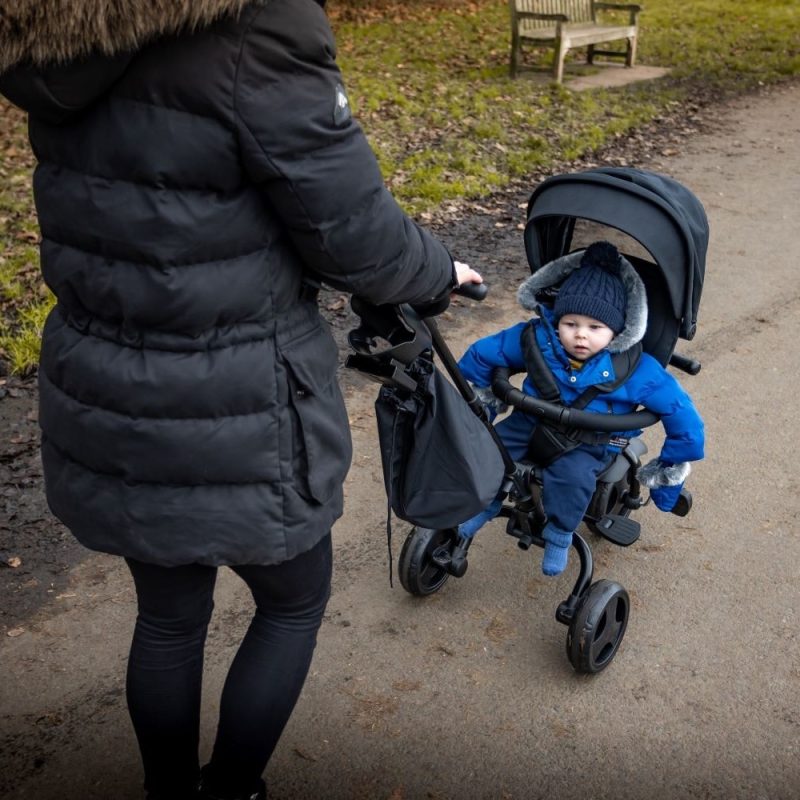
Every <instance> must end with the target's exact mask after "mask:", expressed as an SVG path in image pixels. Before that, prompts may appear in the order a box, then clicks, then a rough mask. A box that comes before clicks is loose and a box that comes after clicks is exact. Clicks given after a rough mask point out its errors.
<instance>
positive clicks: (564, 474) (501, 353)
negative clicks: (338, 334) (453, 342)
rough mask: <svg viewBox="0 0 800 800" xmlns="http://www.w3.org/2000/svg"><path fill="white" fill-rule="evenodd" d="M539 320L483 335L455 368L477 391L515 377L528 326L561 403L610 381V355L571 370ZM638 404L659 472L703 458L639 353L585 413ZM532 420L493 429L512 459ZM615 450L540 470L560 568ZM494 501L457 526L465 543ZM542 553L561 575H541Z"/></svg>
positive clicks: (548, 530) (674, 398)
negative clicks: (503, 376)
mask: <svg viewBox="0 0 800 800" xmlns="http://www.w3.org/2000/svg"><path fill="white" fill-rule="evenodd" d="M538 311H539V313H540V314H541V317H540V318H538V319H532V320H530V322H521V323H518V324H517V325H514V326H512V327H510V328H507V329H505V330H502V331H500V332H498V333H495V334H492V335H490V336H487V337H485V338H483V339H480V340H479V341H477V342H475V343H474V344H472V345H471V346H470V348H469V349H468V350H467V352H466V353H465V354H464V356H463V357H462V358H461V360H460V361H459V368H460V369H461V371H462V373H463V374H464V376H465V377H466V378H467V380H469V381H470V382H471V383H472V384H474V385H475V386H476V387H488V386H489V385H490V384H491V373H492V370H493V369H494V368H495V367H508V368H510V369H511V370H512V371H517V372H519V371H520V370H524V369H525V359H524V356H523V351H522V332H523V329H524V328H525V326H527V325H533V328H534V331H535V334H536V340H537V342H538V344H539V348H540V349H541V351H542V355H543V356H544V359H545V361H546V362H547V364H548V366H549V367H550V369H551V370H552V372H553V376H554V378H555V380H556V383H557V384H558V388H559V390H560V392H561V397H562V399H563V401H564V402H565V403H566V404H568V405H569V404H570V403H572V402H574V401H575V400H576V399H577V398H578V397H579V396H580V395H581V394H582V393H583V392H584V391H585V390H586V389H588V388H589V387H590V386H594V385H596V384H601V383H607V382H609V381H613V380H615V378H616V376H615V374H614V368H613V366H612V359H611V355H610V354H609V352H608V350H602V351H601V352H600V353H597V354H596V355H594V356H593V357H592V358H590V359H588V360H587V361H586V362H584V364H583V366H582V367H581V368H580V369H578V370H574V369H573V368H572V367H571V365H570V361H569V358H568V356H567V353H566V351H565V350H564V348H563V346H562V345H561V342H560V341H559V338H558V335H557V333H556V330H555V328H554V321H553V318H552V314H551V312H550V311H549V310H548V309H547V308H544V307H540V308H539V309H538ZM522 389H523V391H524V392H526V393H527V394H530V395H534V396H536V394H537V392H536V389H535V388H534V386H533V385H532V383H531V381H530V379H529V378H526V379H525V381H524V383H523V386H522ZM637 405H641V406H644V407H645V408H646V409H647V410H649V411H652V412H654V413H656V414H658V415H659V416H660V417H661V422H662V424H663V426H664V430H665V432H666V440H665V441H664V445H663V447H662V449H661V453H660V456H659V459H658V460H659V462H660V463H661V464H664V465H674V464H681V463H683V462H689V461H696V460H698V459H701V458H703V448H704V441H705V437H704V426H703V421H702V419H701V418H700V415H699V414H698V412H697V410H696V409H695V407H694V404H693V403H692V400H691V398H690V397H689V395H688V394H687V393H686V392H685V391H684V390H683V388H682V387H681V386H680V384H679V383H678V382H677V381H676V380H675V378H673V377H672V375H670V374H669V373H668V372H667V371H666V370H665V369H664V368H663V367H662V366H661V364H659V362H658V361H656V359H654V358H653V357H652V356H650V355H648V354H647V353H642V356H641V358H640V360H639V363H638V365H637V366H636V369H635V370H634V371H633V372H632V373H631V375H630V376H629V377H628V379H627V380H626V381H624V383H622V384H621V385H620V386H618V387H617V388H616V389H614V390H613V391H612V392H609V393H604V394H600V395H598V396H597V397H596V398H595V399H594V400H592V401H591V402H590V403H589V404H588V406H587V407H586V410H587V411H595V412H599V413H617V414H626V413H629V412H631V411H633V410H634V409H635V408H636V406H637ZM536 424H537V420H536V418H535V417H532V416H530V415H528V414H525V413H523V412H521V411H518V410H515V411H514V412H513V413H512V414H511V415H510V416H509V417H507V418H506V419H505V420H503V421H502V422H500V423H499V424H498V425H497V430H498V432H499V433H500V436H501V439H502V440H503V443H504V444H505V445H506V446H507V447H508V449H509V452H510V454H511V456H512V458H514V459H515V460H520V459H522V458H524V457H525V454H526V452H527V448H528V441H529V439H530V436H531V433H532V432H533V428H534V426H535V425H536ZM638 433H639V431H620V432H619V435H620V436H623V437H625V438H631V437H633V436H635V435H637V434H638ZM615 449H616V448H614V447H613V446H610V445H594V446H590V445H580V446H578V447H577V448H575V449H574V450H572V451H570V452H568V453H565V454H564V455H562V456H561V457H559V458H558V459H556V460H555V461H554V462H553V463H552V464H551V465H550V466H548V467H547V468H545V469H544V470H543V486H542V502H543V505H544V511H545V514H546V515H547V523H546V525H545V528H544V530H543V532H542V536H543V538H544V539H545V542H546V543H547V545H549V546H550V555H551V556H552V555H556V560H560V561H562V562H563V563H566V552H561V553H558V554H556V553H555V551H554V548H555V549H558V550H561V551H566V549H567V548H569V546H570V544H571V542H572V534H573V532H574V531H575V529H576V528H577V526H578V525H579V523H580V522H581V520H582V518H583V515H584V514H585V512H586V508H587V507H588V504H589V501H590V500H591V497H592V494H593V492H594V489H595V486H596V480H597V476H598V474H599V473H600V472H602V470H603V469H604V468H605V467H606V466H607V465H608V463H609V462H610V460H611V459H612V457H613V452H614V451H615ZM681 486H682V481H681V482H680V484H676V485H673V486H663V485H662V486H658V487H656V488H652V489H651V496H652V497H653V500H654V502H656V504H657V505H658V506H659V507H660V508H663V509H664V510H669V509H671V508H672V507H673V506H674V504H675V501H676V499H677V495H678V493H679V492H680V489H681ZM499 510H500V502H499V501H495V503H493V504H492V505H491V506H489V508H487V509H486V510H485V511H484V512H482V513H481V514H479V515H477V516H476V517H474V518H473V519H471V520H468V521H467V522H465V523H463V524H462V525H461V526H460V529H459V530H460V532H461V533H462V535H464V536H472V535H474V534H475V533H476V532H477V530H478V529H479V528H480V527H481V526H482V525H483V524H485V523H486V522H487V521H488V520H490V519H492V518H493V517H494V516H496V514H497V512H498V511H499ZM547 562H548V548H545V564H544V569H545V572H546V574H557V572H560V571H561V569H563V563H562V566H561V569H556V570H555V571H552V570H551V571H548V569H547Z"/></svg>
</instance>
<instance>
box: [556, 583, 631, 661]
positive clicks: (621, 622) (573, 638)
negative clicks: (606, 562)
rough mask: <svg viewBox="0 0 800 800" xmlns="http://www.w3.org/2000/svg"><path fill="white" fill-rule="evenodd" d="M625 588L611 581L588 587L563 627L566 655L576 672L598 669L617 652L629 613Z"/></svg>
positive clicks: (628, 602) (626, 625) (628, 599)
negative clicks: (582, 598)
mask: <svg viewBox="0 0 800 800" xmlns="http://www.w3.org/2000/svg"><path fill="white" fill-rule="evenodd" d="M630 606H631V603H630V598H629V597H628V593H627V591H625V589H624V588H623V587H622V586H620V585H619V584H618V583H615V582H614V581H606V580H602V581H597V582H596V583H593V584H592V585H591V586H590V587H589V591H588V592H587V593H586V597H585V598H584V600H583V603H581V605H580V607H579V608H578V611H577V612H576V614H575V617H574V619H573V620H572V622H571V623H570V626H569V630H568V631H567V658H568V659H569V661H570V664H572V666H573V667H574V668H575V671H576V672H580V673H583V674H590V675H592V674H595V673H597V672H602V670H604V669H605V668H606V667H607V666H608V665H609V664H610V663H611V661H612V660H613V659H614V656H615V655H616V654H617V650H618V649H619V646H620V643H621V642H622V637H623V636H624V635H625V629H626V628H627V627H628V617H629V615H630Z"/></svg>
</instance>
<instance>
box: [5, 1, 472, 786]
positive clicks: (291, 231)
mask: <svg viewBox="0 0 800 800" xmlns="http://www.w3.org/2000/svg"><path fill="white" fill-rule="evenodd" d="M321 5H323V3H318V2H314V0H263V1H262V2H245V1H244V0H195V1H194V2H192V0H172V1H171V2H169V3H166V2H163V0H129V2H128V3H119V2H112V0H86V1H85V2H82V3H80V4H65V3H63V2H59V0H13V2H12V0H8V2H5V1H4V2H2V3H0V91H2V92H3V93H4V94H5V95H6V96H7V97H8V98H9V99H11V100H12V101H13V102H14V103H16V104H18V105H20V106H21V107H22V108H24V109H26V110H27V111H28V112H29V128H30V139H31V143H32V146H33V149H34V152H35V154H36V157H37V159H38V166H37V168H36V171H35V175H34V195H35V200H36V208H37V213H38V217H39V223H40V226H41V234H42V245H41V263H42V270H43V274H44V278H45V281H46V282H47V284H48V286H49V287H50V288H51V289H52V291H53V293H54V294H55V296H56V298H57V301H58V302H57V304H56V306H55V308H54V310H53V312H52V313H51V315H50V317H49V319H48V321H47V325H46V327H45V331H44V336H43V341H42V354H41V362H40V368H39V385H40V422H41V427H42V457H43V463H44V471H45V483H46V489H47V498H48V501H49V503H50V506H51V508H52V510H53V512H54V513H55V514H56V516H58V517H59V518H60V519H61V520H62V521H63V522H64V523H65V524H66V525H67V526H68V527H69V528H70V530H71V531H72V532H73V533H74V534H75V536H76V537H77V538H78V539H79V540H80V541H81V542H82V543H83V544H85V545H86V546H87V547H90V548H92V549H95V550H100V551H103V552H107V553H115V554H119V555H121V556H123V557H125V559H126V561H127V563H128V565H129V566H130V569H131V572H132V574H133V578H134V581H135V584H136V588H137V595H138V603H139V614H138V618H137V623H136V629H135V632H134V637H133V644H132V649H131V656H130V661H129V667H128V681H127V689H128V703H129V708H130V712H131V716H132V719H133V723H134V728H135V730H136V734H137V737H138V739H139V744H140V749H141V752H142V757H143V761H144V767H145V787H146V789H147V791H148V796H149V797H151V798H170V800H180V798H184V797H195V796H198V795H197V794H196V791H197V790H196V786H197V781H198V775H199V765H198V754H197V742H198V735H199V734H198V729H199V706H200V684H201V677H202V661H203V644H204V640H205V635H206V630H207V626H208V621H209V617H210V615H211V610H212V607H213V601H212V595H213V587H214V580H215V577H216V568H217V567H218V566H222V565H227V566H231V567H232V568H233V569H234V570H235V571H236V572H237V574H239V575H240V576H241V577H242V578H243V579H244V580H245V581H246V582H247V584H248V586H249V587H250V589H251V591H252V593H253V596H254V598H255V602H256V612H255V616H254V618H253V622H252V624H251V626H250V629H249V631H248V633H247V635H246V637H245V639H244V640H243V643H242V645H241V648H240V650H239V652H238V654H237V656H236V658H235V660H234V663H233V665H232V667H231V671H230V674H229V676H228V680H227V682H226V685H225V688H224V691H223V697H222V705H221V717H220V725H219V731H218V736H217V740H216V744H215V748H214V752H213V755H212V758H211V761H210V764H209V765H207V766H206V767H205V768H204V770H203V780H202V784H203V785H202V789H201V792H202V795H201V796H205V797H224V798H228V797H232V798H238V797H259V796H263V791H264V790H263V784H262V782H261V777H260V776H261V773H262V772H263V770H264V768H265V766H266V763H267V761H268V759H269V757H270V755H271V753H272V751H273V749H274V747H275V745H276V743H277V740H278V738H279V736H280V734H281V731H282V730H283V727H284V725H285V723H286V721H287V719H288V717H289V715H290V713H291V711H292V708H293V707H294V703H295V701H296V699H297V696H298V695H299V692H300V689H301V688H302V685H303V682H304V680H305V676H306V673H307V670H308V666H309V664H310V661H311V655H312V652H313V649H314V645H315V642H316V635H317V630H318V628H319V625H320V622H321V618H322V613H323V610H324V608H325V604H326V602H327V598H328V594H329V591H330V559H331V542H330V530H331V526H332V524H333V523H334V521H335V520H336V519H337V518H338V517H339V516H340V515H341V512H342V495H343V493H342V484H343V481H344V477H345V474H346V472H347V470H348V467H349V464H350V456H351V445H350V437H349V431H348V424H347V415H346V412H345V407H344V403H343V400H342V396H341V393H340V391H339V388H338V386H337V383H336V376H335V373H336V364H337V352H336V346H335V343H334V341H333V338H332V336H331V334H330V331H329V330H328V327H327V325H326V324H325V322H324V321H323V320H322V319H321V318H320V316H319V314H318V308H317V303H316V290H315V286H316V285H317V284H316V281H325V282H328V283H330V284H332V285H334V286H337V287H339V288H341V289H344V290H347V291H350V292H353V293H356V294H358V295H361V296H363V297H365V298H367V299H368V300H370V301H372V302H374V303H396V302H408V303H414V304H426V303H430V302H432V301H436V300H439V299H441V298H442V297H443V296H446V295H447V294H448V293H449V291H450V290H451V289H452V288H454V287H455V286H457V285H458V284H459V283H460V282H464V281H480V276H478V275H477V274H476V273H474V272H472V271H471V270H469V268H468V267H465V266H464V265H460V264H459V265H455V264H454V262H453V261H452V259H451V257H450V255H449V254H448V253H447V251H446V250H445V248H444V247H443V246H442V245H441V244H440V243H439V242H438V241H437V240H436V239H434V238H433V237H432V236H430V235H429V234H428V233H427V232H426V231H424V230H423V229H421V228H419V227H418V226H417V225H416V224H415V223H414V222H413V221H411V220H410V219H409V218H408V217H407V216H406V215H405V214H403V212H402V211H401V210H400V208H399V207H398V206H397V205H396V203H395V202H394V200H393V199H392V198H391V196H390V195H389V193H388V192H387V191H386V189H385V188H384V186H383V182H382V179H381V175H380V173H379V170H378V167H377V164H376V161H375V159H374V157H373V155H372V153H371V151H370V149H369V146H368V144H367V142H366V139H365V137H364V135H363V133H362V131H361V129H360V128H359V126H358V125H357V124H356V123H355V122H354V120H353V119H352V116H351V114H350V109H349V104H348V101H347V95H346V93H345V90H344V87H343V84H342V79H341V76H340V73H339V71H338V68H337V66H336V63H335V48H334V42H333V37H332V34H331V31H330V28H329V26H328V22H327V19H326V17H325V14H324V12H323V10H322V8H321ZM65 15H66V16H65Z"/></svg>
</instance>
